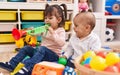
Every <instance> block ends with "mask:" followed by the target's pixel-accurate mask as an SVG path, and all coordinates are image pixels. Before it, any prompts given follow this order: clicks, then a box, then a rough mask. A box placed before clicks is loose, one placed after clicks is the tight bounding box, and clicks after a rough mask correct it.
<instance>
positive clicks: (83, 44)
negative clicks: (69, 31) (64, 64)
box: [64, 32, 101, 59]
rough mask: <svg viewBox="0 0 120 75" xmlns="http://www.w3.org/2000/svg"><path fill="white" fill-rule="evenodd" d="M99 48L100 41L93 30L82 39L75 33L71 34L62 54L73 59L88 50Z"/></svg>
mask: <svg viewBox="0 0 120 75" xmlns="http://www.w3.org/2000/svg"><path fill="white" fill-rule="evenodd" d="M100 48H101V41H100V39H99V37H98V36H97V35H96V34H95V33H93V32H91V34H89V35H88V36H87V37H85V38H83V39H79V38H78V37H77V36H76V35H73V36H71V38H70V40H69V44H68V46H67V48H66V50H65V53H64V55H65V56H66V57H67V58H69V57H70V56H72V59H75V58H76V57H77V56H79V55H81V54H83V53H85V52H86V51H88V50H98V49H100Z"/></svg>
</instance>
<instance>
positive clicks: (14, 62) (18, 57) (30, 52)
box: [0, 46, 34, 71]
mask: <svg viewBox="0 0 120 75" xmlns="http://www.w3.org/2000/svg"><path fill="white" fill-rule="evenodd" d="M33 51H34V48H32V47H30V46H25V47H23V48H21V49H20V51H19V53H18V54H17V55H16V56H14V57H13V58H12V59H11V60H10V61H9V62H8V63H3V62H0V67H1V68H4V69H6V70H8V71H13V70H14V68H15V67H16V66H17V64H18V63H19V62H21V61H22V60H23V59H24V58H25V57H26V56H27V55H29V56H33V53H34V52H33Z"/></svg>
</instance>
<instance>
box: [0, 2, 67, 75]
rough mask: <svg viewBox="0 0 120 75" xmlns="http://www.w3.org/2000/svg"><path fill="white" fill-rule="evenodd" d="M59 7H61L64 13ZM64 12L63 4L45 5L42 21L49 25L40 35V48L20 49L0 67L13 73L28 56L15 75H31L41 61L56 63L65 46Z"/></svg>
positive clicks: (0, 64)
mask: <svg viewBox="0 0 120 75" xmlns="http://www.w3.org/2000/svg"><path fill="white" fill-rule="evenodd" d="M61 7H63V9H64V11H63V10H62V8H61ZM66 11H67V7H66V5H65V4H61V5H60V6H59V5H51V6H50V5H48V4H47V5H46V8H45V12H44V17H45V19H44V20H45V23H46V24H50V27H49V28H48V32H47V34H45V33H43V35H42V37H43V41H42V42H41V46H40V47H38V48H36V49H35V48H33V47H31V46H25V47H23V48H21V49H20V51H19V53H18V54H17V55H16V56H15V57H13V58H12V59H11V60H10V61H9V62H6V63H3V62H0V67H1V68H4V69H6V70H8V71H13V70H14V69H15V67H16V66H17V65H18V63H19V62H22V60H23V59H24V58H25V57H26V56H30V57H31V58H29V59H26V60H24V61H23V62H22V63H23V64H24V67H23V68H22V69H21V70H19V72H18V73H16V74H15V75H31V74H29V73H30V72H32V69H33V67H34V65H35V64H36V63H39V62H41V61H50V62H53V61H57V60H58V58H59V55H61V49H62V47H63V46H64V44H65V30H64V28H63V26H64V24H65V19H66V17H67V16H66V14H67V12H66ZM44 34H45V35H44ZM35 50H36V52H35Z"/></svg>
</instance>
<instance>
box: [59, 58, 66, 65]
mask: <svg viewBox="0 0 120 75" xmlns="http://www.w3.org/2000/svg"><path fill="white" fill-rule="evenodd" d="M58 63H59V64H62V65H64V66H65V65H66V64H67V59H66V58H62V57H60V58H59V60H58Z"/></svg>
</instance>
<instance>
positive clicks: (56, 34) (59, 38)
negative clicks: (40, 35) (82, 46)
mask: <svg viewBox="0 0 120 75" xmlns="http://www.w3.org/2000/svg"><path fill="white" fill-rule="evenodd" d="M48 30H49V33H50V37H45V38H46V39H49V40H52V41H54V42H56V44H57V45H59V46H61V47H62V46H63V45H64V44H65V30H64V29H63V28H59V29H58V30H56V31H54V30H53V29H52V28H51V27H49V29H48Z"/></svg>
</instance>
